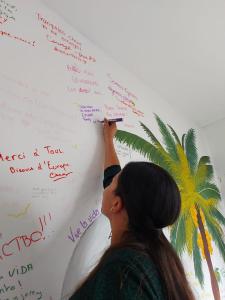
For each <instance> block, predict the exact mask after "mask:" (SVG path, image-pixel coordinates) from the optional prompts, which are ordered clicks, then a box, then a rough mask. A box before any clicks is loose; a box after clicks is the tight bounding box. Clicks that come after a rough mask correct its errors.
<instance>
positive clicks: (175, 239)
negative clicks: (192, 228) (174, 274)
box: [170, 216, 186, 256]
mask: <svg viewBox="0 0 225 300" xmlns="http://www.w3.org/2000/svg"><path fill="white" fill-rule="evenodd" d="M185 237H186V234H185V217H184V216H181V217H180V218H179V219H178V220H177V221H176V223H175V224H174V225H172V227H171V232H170V240H171V243H172V245H173V247H174V248H175V250H176V251H177V253H178V255H180V256H181V255H182V253H183V252H184V250H185V247H186V239H185Z"/></svg>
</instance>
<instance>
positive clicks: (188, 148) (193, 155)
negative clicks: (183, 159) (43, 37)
mask: <svg viewBox="0 0 225 300" xmlns="http://www.w3.org/2000/svg"><path fill="white" fill-rule="evenodd" d="M185 153H186V156H187V159H188V163H189V166H190V170H191V173H192V174H194V173H195V170H196V167H197V161H198V153H197V148H196V142H195V132H194V129H189V130H188V132H187V134H186V137H185Z"/></svg>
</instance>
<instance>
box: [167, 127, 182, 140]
mask: <svg viewBox="0 0 225 300" xmlns="http://www.w3.org/2000/svg"><path fill="white" fill-rule="evenodd" d="M167 126H168V127H169V129H170V130H171V132H172V135H173V137H174V138H175V140H176V142H177V144H180V145H181V142H180V139H179V137H178V135H177V134H176V131H175V130H174V129H173V127H172V126H170V125H169V124H168V125H167Z"/></svg>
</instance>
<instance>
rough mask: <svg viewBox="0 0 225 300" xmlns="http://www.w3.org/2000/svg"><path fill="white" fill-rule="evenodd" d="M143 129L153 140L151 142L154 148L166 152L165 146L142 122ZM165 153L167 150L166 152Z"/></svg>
mask: <svg viewBox="0 0 225 300" xmlns="http://www.w3.org/2000/svg"><path fill="white" fill-rule="evenodd" d="M140 125H141V127H142V128H143V130H144V132H145V133H146V134H147V135H148V137H149V138H150V139H151V142H152V143H153V145H154V146H156V147H160V148H162V149H163V150H164V148H163V146H162V145H161V143H160V142H159V140H158V139H157V138H156V137H155V136H154V134H153V133H152V132H151V130H150V129H149V128H148V127H147V126H145V125H144V124H143V123H142V122H140ZM164 151H165V150H164Z"/></svg>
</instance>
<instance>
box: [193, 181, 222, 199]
mask: <svg viewBox="0 0 225 300" xmlns="http://www.w3.org/2000/svg"><path fill="white" fill-rule="evenodd" d="M197 192H198V193H199V194H200V195H201V196H202V197H203V198H205V199H209V198H214V199H217V200H221V195H220V191H219V189H218V187H217V186H216V185H215V184H214V183H210V182H208V181H204V182H202V183H201V184H200V185H198V187H197Z"/></svg>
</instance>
